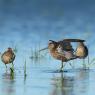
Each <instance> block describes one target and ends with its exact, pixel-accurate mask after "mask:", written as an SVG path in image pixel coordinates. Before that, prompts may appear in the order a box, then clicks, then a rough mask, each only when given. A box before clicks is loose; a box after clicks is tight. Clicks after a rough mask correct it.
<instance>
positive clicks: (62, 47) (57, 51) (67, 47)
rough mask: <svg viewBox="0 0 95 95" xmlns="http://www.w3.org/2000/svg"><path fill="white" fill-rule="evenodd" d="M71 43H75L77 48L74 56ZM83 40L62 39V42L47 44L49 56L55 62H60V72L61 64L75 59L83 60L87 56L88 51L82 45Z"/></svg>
mask: <svg viewBox="0 0 95 95" xmlns="http://www.w3.org/2000/svg"><path fill="white" fill-rule="evenodd" d="M71 42H77V43H78V47H77V49H76V51H75V54H74V49H73V48H72V45H71ZM83 42H84V40H80V39H64V40H62V41H58V42H56V41H52V40H50V43H49V44H48V49H49V50H50V54H51V55H52V57H54V58H55V59H57V60H61V61H62V65H61V70H62V69H63V62H67V61H70V60H73V59H76V58H85V57H86V56H87V55H88V49H87V47H86V46H85V45H84V44H83Z"/></svg>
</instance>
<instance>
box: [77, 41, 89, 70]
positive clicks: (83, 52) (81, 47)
mask: <svg viewBox="0 0 95 95" xmlns="http://www.w3.org/2000/svg"><path fill="white" fill-rule="evenodd" d="M83 42H84V41H83ZM83 42H78V46H77V48H76V51H75V55H76V56H77V57H78V58H79V59H83V67H84V68H86V64H85V58H86V57H87V56H88V48H87V46H85V44H84V43H83Z"/></svg>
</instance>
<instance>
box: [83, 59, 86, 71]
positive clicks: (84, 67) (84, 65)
mask: <svg viewBox="0 0 95 95" xmlns="http://www.w3.org/2000/svg"><path fill="white" fill-rule="evenodd" d="M83 69H86V64H85V59H83Z"/></svg>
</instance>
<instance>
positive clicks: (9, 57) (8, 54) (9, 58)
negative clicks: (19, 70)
mask: <svg viewBox="0 0 95 95" xmlns="http://www.w3.org/2000/svg"><path fill="white" fill-rule="evenodd" d="M1 60H2V62H3V63H4V64H5V66H6V68H7V64H10V63H12V66H14V65H13V61H14V60H15V53H14V52H13V50H12V48H8V50H7V51H5V52H4V53H3V54H2V55H1Z"/></svg>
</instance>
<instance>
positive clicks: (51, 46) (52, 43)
mask: <svg viewBox="0 0 95 95" xmlns="http://www.w3.org/2000/svg"><path fill="white" fill-rule="evenodd" d="M57 45H58V43H57V42H56V41H53V40H49V44H48V48H49V49H55V48H56V47H57Z"/></svg>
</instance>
